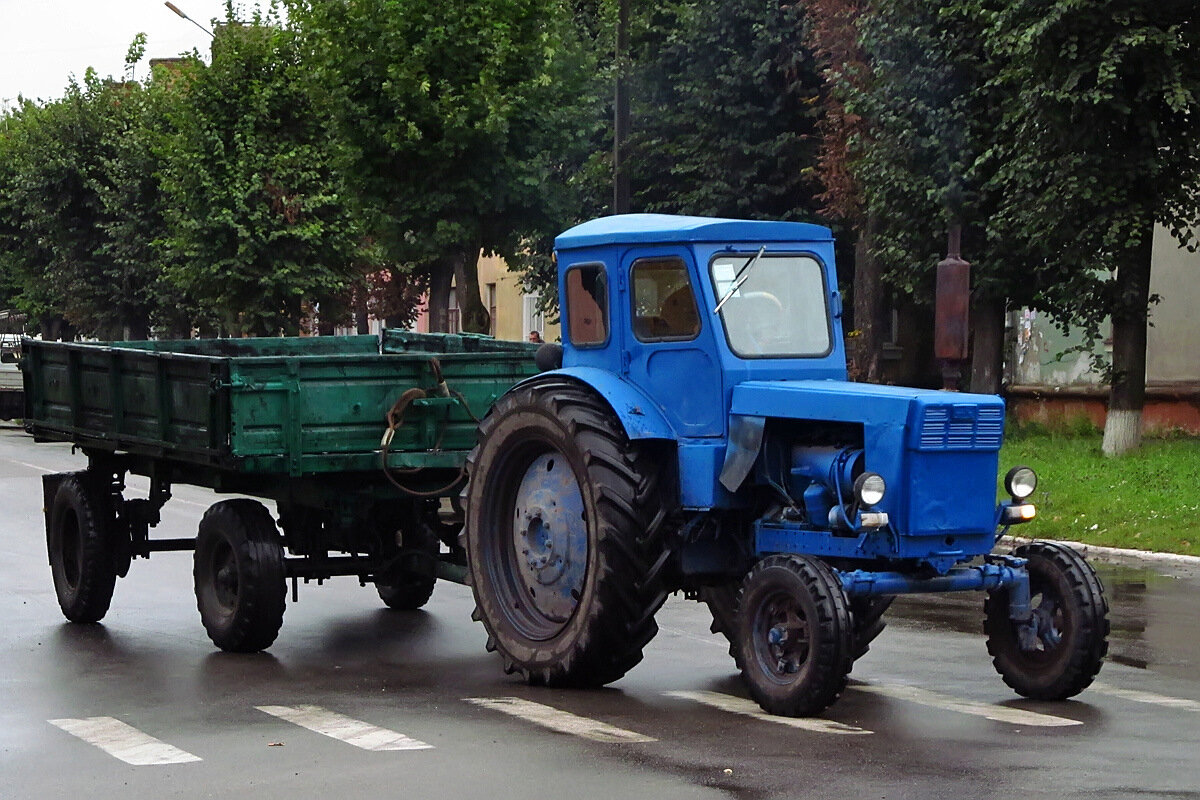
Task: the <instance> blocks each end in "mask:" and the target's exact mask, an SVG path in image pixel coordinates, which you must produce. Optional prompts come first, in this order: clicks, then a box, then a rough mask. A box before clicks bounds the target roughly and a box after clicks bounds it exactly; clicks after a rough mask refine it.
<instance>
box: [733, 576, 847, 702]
mask: <svg viewBox="0 0 1200 800" xmlns="http://www.w3.org/2000/svg"><path fill="white" fill-rule="evenodd" d="M737 630H738V664H739V666H740V667H741V670H742V678H743V680H745V682H746V686H747V688H748V689H749V690H750V696H751V697H753V698H754V700H755V701H756V702H757V703H758V704H759V705H760V706H762V708H763V710H764V711H767V712H769V713H771V714H779V715H781V716H787V717H803V716H809V715H811V714H817V713H820V712H821V711H822V710H824V709H825V708H826V707H828V706H829V705H831V704H832V703H833V702H834V701H835V700H837V699H838V697H840V696H841V694H842V692H843V691H844V690H845V688H846V683H847V680H848V676H849V674H850V669H851V668H852V667H853V665H854V657H853V651H852V646H853V637H854V631H853V619H852V616H851V612H850V604H849V602H848V600H847V599H846V593H845V592H844V591H843V589H842V584H841V581H839V580H838V578H837V575H835V574H834V573H833V571H832V570H831V569H830V568H829V567H828V566H826V565H825V564H824V563H823V562H821V561H819V560H817V559H815V558H809V557H807V556H795V555H776V556H768V557H766V558H764V559H763V560H761V561H759V562H758V564H756V565H755V566H754V568H753V569H752V570H750V574H749V575H747V576H746V582H745V587H744V588H743V589H742V594H741V599H740V600H739V604H738V614H737Z"/></svg>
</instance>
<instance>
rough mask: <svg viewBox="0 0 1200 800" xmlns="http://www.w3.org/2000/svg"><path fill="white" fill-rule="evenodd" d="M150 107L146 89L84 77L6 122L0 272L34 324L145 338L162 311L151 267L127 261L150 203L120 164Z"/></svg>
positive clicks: (0, 142)
mask: <svg viewBox="0 0 1200 800" xmlns="http://www.w3.org/2000/svg"><path fill="white" fill-rule="evenodd" d="M137 46H138V45H137V43H135V48H136V47H137ZM134 53H135V54H136V50H135V51H134ZM147 102H148V98H147V95H146V93H145V91H144V90H143V87H141V86H139V85H137V84H128V83H116V82H112V81H103V80H100V79H99V78H97V77H96V75H95V74H94V73H92V72H91V71H89V72H88V73H87V74H86V75H85V77H84V82H83V83H82V84H77V83H74V82H72V83H71V84H70V85H69V86H68V87H67V91H66V94H65V96H64V97H63V98H61V99H59V100H56V101H52V102H49V103H47V104H45V105H43V106H38V105H36V104H34V103H31V102H26V103H25V104H24V105H23V106H21V107H20V108H19V109H18V110H17V111H16V112H15V113H14V114H12V115H11V116H10V117H9V118H8V119H7V120H6V125H5V127H4V131H3V133H2V134H0V164H2V166H0V170H3V179H2V180H0V220H2V221H0V265H2V269H3V271H4V272H6V273H7V274H8V276H9V277H8V279H9V281H10V282H11V283H13V284H14V285H15V286H16V288H17V291H16V293H15V298H14V302H15V304H16V305H17V306H18V307H19V308H21V309H22V310H24V311H26V312H27V313H29V314H30V316H31V317H32V318H34V319H39V320H42V321H43V322H44V323H49V322H51V321H53V320H55V319H56V318H65V319H67V320H69V321H70V322H71V323H72V324H73V325H74V326H75V327H77V328H79V329H80V330H82V331H84V332H85V333H90V334H95V335H107V336H115V337H120V336H133V337H135V338H144V337H145V336H146V335H147V333H148V330H149V326H150V324H151V321H152V319H153V318H154V317H155V315H156V314H157V313H158V312H159V311H160V310H161V309H162V308H163V304H162V303H161V302H160V301H159V300H160V299H159V298H158V296H157V295H156V293H155V291H154V287H155V286H156V284H157V281H158V279H159V272H158V269H157V265H156V264H155V262H154V260H153V259H151V258H147V257H144V255H134V251H136V250H138V249H139V247H140V245H141V244H143V243H144V240H143V241H140V242H137V241H131V240H129V239H127V238H126V237H127V236H131V235H134V234H136V232H138V231H139V230H140V229H141V226H142V223H143V222H144V220H145V219H146V218H147V217H149V216H152V215H153V214H154V213H155V208H154V203H153V200H152V199H151V200H150V201H149V202H148V203H143V202H140V200H142V199H144V198H142V197H141V192H140V189H139V188H138V187H141V186H143V184H144V179H145V175H144V174H133V173H132V172H131V171H130V169H129V168H130V167H131V166H132V165H131V164H129V163H127V162H126V161H125V160H124V158H123V156H124V155H126V154H128V153H130V152H132V150H133V149H135V148H136V145H134V144H131V141H132V140H133V139H135V138H136V132H137V129H138V127H139V126H140V124H141V123H142V121H143V113H144V110H145V108H146V103H147ZM151 174H152V173H151ZM135 195H136V197H135Z"/></svg>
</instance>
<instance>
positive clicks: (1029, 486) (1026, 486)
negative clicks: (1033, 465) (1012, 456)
mask: <svg viewBox="0 0 1200 800" xmlns="http://www.w3.org/2000/svg"><path fill="white" fill-rule="evenodd" d="M1036 488H1037V473H1036V472H1034V471H1033V470H1032V469H1030V468H1029V467H1013V468H1012V469H1010V470H1009V471H1008V474H1007V475H1005V476H1004V489H1005V491H1007V492H1008V493H1009V494H1010V495H1012V496H1013V499H1014V500H1024V499H1025V498H1026V497H1029V495H1031V494H1033V490H1034V489H1036Z"/></svg>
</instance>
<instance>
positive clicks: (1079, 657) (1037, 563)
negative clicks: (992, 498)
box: [983, 542, 1109, 700]
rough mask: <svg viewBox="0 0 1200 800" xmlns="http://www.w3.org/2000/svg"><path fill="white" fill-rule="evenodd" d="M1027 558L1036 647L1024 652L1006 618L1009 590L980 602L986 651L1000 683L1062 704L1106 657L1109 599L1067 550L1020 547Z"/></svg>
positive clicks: (1080, 560)
mask: <svg viewBox="0 0 1200 800" xmlns="http://www.w3.org/2000/svg"><path fill="white" fill-rule="evenodd" d="M1013 555H1015V556H1019V557H1020V558H1025V559H1028V565H1027V567H1026V568H1027V569H1028V570H1029V594H1030V597H1031V601H1032V602H1031V606H1032V608H1033V614H1034V617H1035V618H1036V621H1037V626H1038V636H1037V640H1036V642H1035V645H1036V647H1035V649H1033V650H1022V649H1021V646H1020V642H1019V637H1018V628H1017V625H1016V623H1014V622H1013V621H1012V620H1011V619H1010V618H1009V603H1008V591H1007V590H1005V589H1001V590H997V591H995V592H992V593H990V594H989V595H988V596H987V599H986V600H985V601H984V605H983V609H984V621H983V629H984V632H985V633H987V637H988V639H987V648H988V653H990V654H991V655H992V664H993V665H994V666H995V667H996V671H997V672H999V673H1000V676H1001V677H1002V678H1004V682H1005V683H1006V684H1008V685H1009V686H1010V687H1012V688H1013V689H1014V690H1015V691H1016V692H1017V694H1020V695H1023V696H1024V697H1029V698H1032V699H1034V700H1065V699H1066V698H1068V697H1074V696H1075V695H1077V694H1079V693H1080V692H1082V691H1083V690H1084V689H1086V688H1087V687H1088V686H1089V685H1090V684H1091V682H1092V681H1093V680H1094V679H1095V677H1096V674H1097V673H1098V672H1100V666H1101V664H1102V663H1103V661H1104V656H1105V655H1106V654H1107V653H1108V630H1109V622H1108V601H1107V600H1105V598H1104V587H1103V586H1102V585H1101V583H1100V578H1099V577H1097V575H1096V571H1095V570H1093V569H1092V567H1091V565H1090V564H1088V562H1087V561H1086V560H1085V559H1084V558H1083V556H1081V555H1079V554H1078V553H1076V552H1075V551H1074V550H1072V549H1071V548H1070V547H1067V546H1066V545H1062V544H1054V543H1051V542H1032V543H1030V544H1025V545H1021V546H1020V547H1018V548H1016V550H1014V551H1013Z"/></svg>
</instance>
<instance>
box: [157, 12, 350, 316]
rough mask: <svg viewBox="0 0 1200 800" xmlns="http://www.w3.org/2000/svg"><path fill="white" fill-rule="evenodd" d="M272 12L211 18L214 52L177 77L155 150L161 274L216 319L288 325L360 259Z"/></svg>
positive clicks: (295, 60)
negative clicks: (243, 20)
mask: <svg viewBox="0 0 1200 800" xmlns="http://www.w3.org/2000/svg"><path fill="white" fill-rule="evenodd" d="M300 55H301V51H300V46H299V42H298V39H297V36H296V33H295V31H294V30H293V29H292V28H290V27H288V26H287V25H285V24H283V23H282V22H281V21H279V20H278V19H270V18H268V19H255V20H254V21H253V22H252V23H251V24H240V23H238V22H237V21H235V20H234V19H233V18H232V17H230V18H229V19H228V20H227V21H226V22H225V24H224V25H222V26H219V27H218V30H217V36H216V39H215V40H214V42H213V54H212V63H211V64H209V65H204V64H202V63H200V62H199V61H195V60H193V61H192V63H191V64H189V65H187V66H186V67H185V68H183V70H182V71H181V72H180V73H179V74H178V75H177V76H176V77H175V80H174V82H173V87H172V88H173V91H174V92H176V93H177V94H178V96H179V101H178V102H176V103H174V104H173V105H172V106H171V109H170V111H169V113H168V114H167V120H168V122H169V130H168V132H167V133H166V134H165V135H164V136H163V137H162V138H161V140H160V144H159V147H158V153H159V155H160V157H161V158H162V160H163V165H162V168H161V170H160V173H159V175H160V179H161V182H162V190H163V193H164V198H165V218H166V226H167V236H166V239H165V244H166V254H167V257H168V259H169V264H168V276H169V278H170V280H171V282H172V283H173V284H174V285H175V286H177V287H178V288H179V289H180V290H181V291H183V292H186V293H187V294H188V295H189V296H190V297H191V298H192V299H193V301H194V302H195V303H196V304H197V306H198V311H200V312H201V314H202V315H204V316H206V317H207V318H208V320H209V321H210V322H213V323H219V324H220V325H221V326H222V327H223V328H224V329H225V330H227V331H230V332H233V333H239V332H243V331H244V332H252V333H256V334H259V335H271V334H275V333H278V332H280V331H283V332H286V333H296V332H297V331H298V325H299V323H300V321H301V319H302V317H303V316H304V315H305V313H306V309H305V304H306V303H313V302H315V303H321V302H322V301H327V302H328V301H332V300H333V298H335V297H337V296H339V295H340V294H342V293H344V292H345V291H346V290H347V288H348V286H349V283H350V281H351V279H352V278H353V276H354V275H355V274H362V273H363V272H364V268H363V265H364V263H366V264H370V263H372V260H371V258H370V254H369V253H368V252H367V251H365V250H364V246H363V241H364V240H363V238H362V235H361V228H360V226H359V225H358V222H357V219H356V217H355V216H354V215H353V214H352V213H350V211H349V209H348V207H347V204H346V202H345V198H344V195H343V191H342V184H341V181H340V178H339V176H338V174H337V173H336V171H335V170H334V168H333V166H332V143H331V140H330V138H329V134H328V132H327V126H326V125H325V123H324V120H322V118H321V117H320V116H319V115H318V114H317V113H316V112H315V109H314V106H313V104H312V102H311V101H310V98H309V95H308V94H307V92H306V89H305V87H304V84H303V82H302V81H301V80H300V79H299V76H298V70H299V69H300V66H299V65H300Z"/></svg>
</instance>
